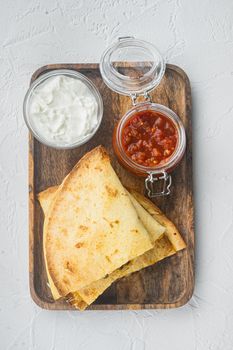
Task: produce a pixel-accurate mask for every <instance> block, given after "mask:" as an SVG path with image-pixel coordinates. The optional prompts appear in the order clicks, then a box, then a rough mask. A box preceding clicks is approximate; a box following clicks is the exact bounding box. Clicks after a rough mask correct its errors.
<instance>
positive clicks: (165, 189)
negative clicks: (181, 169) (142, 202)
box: [145, 171, 172, 198]
mask: <svg viewBox="0 0 233 350" xmlns="http://www.w3.org/2000/svg"><path fill="white" fill-rule="evenodd" d="M158 181H163V185H162V190H161V191H157V190H156V189H155V184H156V183H157V182H158ZM171 184H172V178H171V175H169V174H168V173H167V172H166V171H163V172H161V173H157V172H156V171H151V172H150V173H149V175H148V176H147V178H146V180H145V187H146V190H147V194H148V196H149V197H150V198H153V197H160V196H167V195H169V194H170V193H171Z"/></svg>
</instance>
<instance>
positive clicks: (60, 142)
mask: <svg viewBox="0 0 233 350" xmlns="http://www.w3.org/2000/svg"><path fill="white" fill-rule="evenodd" d="M74 74H75V72H74ZM77 74H79V73H77ZM80 76H81V79H79V78H78V77H75V76H69V75H65V74H58V75H57V74H56V75H52V76H49V77H47V78H46V79H45V80H44V81H42V82H41V83H39V84H38V85H37V86H35V87H34V89H33V90H32V91H31V93H30V98H28V99H27V119H28V123H27V124H29V125H30V129H31V130H32V131H33V133H34V135H35V136H38V137H39V138H40V139H41V140H40V141H41V142H43V143H47V144H48V145H51V146H54V147H58V148H60V147H61V148H62V147H64V148H66V146H68V147H69V146H73V145H78V144H79V143H80V144H81V143H83V140H86V139H89V138H90V137H91V136H92V134H93V133H94V132H95V131H96V130H97V128H98V125H99V123H100V121H101V120H100V119H101V118H102V115H101V116H100V110H99V109H100V108H99V107H100V106H99V101H98V97H99V98H100V99H101V97H100V96H97V95H96V91H95V90H93V86H92V85H90V84H92V83H91V82H90V81H88V80H87V78H85V77H84V79H83V78H82V77H83V76H82V75H81V74H80ZM88 82H89V84H88ZM94 89H96V88H95V87H94ZM101 103H102V100H101ZM38 137H37V138H38ZM68 147H67V148H68Z"/></svg>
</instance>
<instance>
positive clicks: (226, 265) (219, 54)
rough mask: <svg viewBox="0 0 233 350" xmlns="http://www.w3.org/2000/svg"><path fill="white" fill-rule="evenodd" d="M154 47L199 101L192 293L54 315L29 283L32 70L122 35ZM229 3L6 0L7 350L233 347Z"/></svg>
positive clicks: (1, 107)
mask: <svg viewBox="0 0 233 350" xmlns="http://www.w3.org/2000/svg"><path fill="white" fill-rule="evenodd" d="M123 35H134V36H136V37H138V38H141V39H146V40H148V41H151V42H153V43H155V44H156V45H157V46H158V47H159V48H160V50H161V51H162V53H163V54H164V55H165V56H166V58H167V60H168V62H170V63H174V64H177V65H180V66H181V67H182V68H183V69H184V70H185V71H186V72H187V74H188V75H189V77H190V80H191V85H192V96H193V135H194V163H195V171H194V180H195V197H196V288H195V293H194V296H193V298H192V300H191V301H190V302H189V303H188V304H187V305H186V306H184V307H182V308H180V309H177V310H167V311H164V310H162V311H141V312H139V311H137V312H133V311H130V312H125V311H122V312H121V311H120V312H84V313H78V312H49V311H44V310H41V309H40V308H38V307H37V306H36V305H35V304H34V303H33V302H32V300H31V299H30V296H29V287H28V217H27V212H28V207H27V152H28V138H27V136H28V132H27V129H26V127H25V125H24V122H23V118H22V100H23V97H24V93H25V91H26V89H27V87H28V84H29V79H30V76H31V74H32V73H33V72H34V71H35V70H36V69H37V68H38V67H40V66H42V65H44V64H47V63H55V62H63V63H64V62H72V63H75V62H97V61H98V60H99V57H100V55H101V52H102V51H103V49H104V48H105V47H106V46H107V45H108V44H109V43H110V42H112V40H114V39H115V38H117V37H118V36H123ZM232 117H233V1H232V0H208V1H207V0H171V1H168V0H160V1H159V0H157V1H156V0H154V1H150V0H148V1H147V0H132V1H127V0H115V1H114V0H112V1H108V0H96V1H94V0H93V1H87V0H86V1H84V0H83V1H77V0H76V1H75V0H33V1H30V0H1V1H0V198H1V206H0V220H1V224H0V227H1V232H0V234H1V236H0V350H7V349H9V350H10V349H23V350H24V349H30V350H31V349H36V350H57V349H58V350H63V349H65V350H71V349H72V350H73V349H80V350H94V349H95V350H98V349H101V350H105V349H111V350H170V349H173V350H222V349H223V350H232V349H233V157H232V151H233V119H232Z"/></svg>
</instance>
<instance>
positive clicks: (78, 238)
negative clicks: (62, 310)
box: [44, 146, 153, 296]
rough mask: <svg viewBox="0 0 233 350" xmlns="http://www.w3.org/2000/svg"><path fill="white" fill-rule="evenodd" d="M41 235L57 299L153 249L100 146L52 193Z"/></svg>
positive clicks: (106, 155) (85, 157) (82, 160)
mask: <svg viewBox="0 0 233 350" xmlns="http://www.w3.org/2000/svg"><path fill="white" fill-rule="evenodd" d="M44 232H45V243H44V249H45V255H46V261H47V269H48V272H49V274H50V276H51V279H52V280H53V283H54V285H55V287H56V289H57V291H58V293H59V294H60V295H61V296H66V295H67V294H68V293H71V292H74V291H77V290H80V289H82V288H83V287H85V286H87V285H89V284H91V283H92V282H94V281H98V280H100V279H101V278H103V277H106V276H108V275H110V274H111V273H112V272H113V271H115V270H116V269H117V268H119V267H121V266H123V265H124V264H126V263H127V262H129V261H130V260H132V259H134V258H136V257H137V256H140V255H142V254H143V253H144V252H146V251H148V250H150V249H151V248H152V247H153V243H152V240H151V238H150V235H149V234H148V232H147V230H146V229H145V227H144V225H143V224H142V223H141V221H140V220H139V217H138V214H137V212H136V210H135V209H134V206H133V204H132V202H131V200H130V198H129V196H128V195H127V193H126V190H125V189H124V187H123V186H122V184H121V182H120V180H119V179H118V177H117V175H116V173H115V172H114V170H113V168H112V167H111V164H110V159H109V156H108V154H107V153H106V151H105V149H104V148H103V147H101V146H99V147H97V148H95V149H94V150H92V151H91V152H89V153H87V154H86V155H85V156H84V157H83V158H82V159H81V160H80V161H79V162H78V163H77V165H76V166H75V167H74V168H73V170H72V171H71V172H70V173H69V174H68V176H67V177H66V178H65V179H64V181H63V182H62V184H61V185H60V186H59V188H58V189H57V191H56V193H55V195H54V197H53V200H52V203H51V205H50V206H49V212H48V215H47V216H46V217H45V223H44Z"/></svg>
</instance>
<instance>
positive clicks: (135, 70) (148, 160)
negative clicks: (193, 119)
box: [100, 37, 186, 197]
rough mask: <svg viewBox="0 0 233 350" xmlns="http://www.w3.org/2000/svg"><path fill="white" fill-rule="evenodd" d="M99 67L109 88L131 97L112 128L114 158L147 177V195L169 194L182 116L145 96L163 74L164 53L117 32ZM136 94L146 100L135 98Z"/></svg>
mask: <svg viewBox="0 0 233 350" xmlns="http://www.w3.org/2000/svg"><path fill="white" fill-rule="evenodd" d="M100 71H101V74H102V77H103V80H104V81H105V83H106V84H107V85H108V86H109V87H110V88H111V89H112V90H114V91H116V92H118V93H121V94H124V95H128V96H130V97H131V99H132V104H133V107H132V108H131V109H130V110H129V111H128V112H126V114H125V115H124V116H123V117H122V118H121V119H120V120H119V122H118V124H117V125H116V127H115V129H114V134H113V147H114V150H115V153H116V155H117V157H118V160H119V161H120V163H121V164H122V165H123V166H124V167H125V168H126V169H127V170H129V171H131V172H132V173H134V174H136V175H138V176H143V177H146V179H145V186H146V189H147V191H148V195H149V196H150V197H155V196H161V195H167V194H169V193H170V187H171V175H170V172H171V171H172V170H173V169H174V168H175V167H176V166H177V165H178V164H179V162H180V160H181V159H182V156H183V154H184V151H185V146H186V138H185V130H184V126H183V124H182V122H181V120H180V118H179V117H178V116H177V115H176V114H175V113H174V112H173V111H172V110H171V109H169V108H167V107H166V106H163V105H160V104H156V103H152V101H151V99H150V96H149V91H151V90H152V89H154V88H155V87H156V86H157V85H158V84H159V83H160V81H161V79H162V77H163V75H164V71H165V63H164V60H163V59H162V56H161V55H160V53H159V52H158V50H157V49H156V48H155V47H154V46H153V45H151V44H150V43H147V42H144V41H140V40H136V39H134V38H132V37H127V38H120V39H119V40H118V42H117V43H116V44H114V45H112V46H111V47H110V48H108V49H107V50H106V51H105V53H104V54H103V56H102V58H101V63H100ZM138 96H144V97H145V101H144V102H140V103H137V97H138ZM157 181H163V186H162V190H159V191H157V190H156V186H154V185H155V183H156V182H157Z"/></svg>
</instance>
